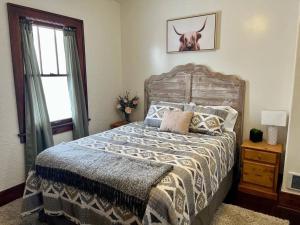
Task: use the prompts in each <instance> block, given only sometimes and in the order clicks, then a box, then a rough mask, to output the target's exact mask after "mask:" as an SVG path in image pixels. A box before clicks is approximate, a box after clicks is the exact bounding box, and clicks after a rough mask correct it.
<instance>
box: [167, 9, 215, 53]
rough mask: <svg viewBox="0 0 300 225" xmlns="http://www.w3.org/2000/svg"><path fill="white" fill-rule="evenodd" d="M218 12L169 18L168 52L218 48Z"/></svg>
mask: <svg viewBox="0 0 300 225" xmlns="http://www.w3.org/2000/svg"><path fill="white" fill-rule="evenodd" d="M216 22H217V13H210V14H205V15H198V16H191V17H184V18H178V19H170V20H167V52H168V53H172V52H187V51H201V50H212V49H215V48H216Z"/></svg>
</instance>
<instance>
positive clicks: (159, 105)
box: [144, 101, 183, 127]
mask: <svg viewBox="0 0 300 225" xmlns="http://www.w3.org/2000/svg"><path fill="white" fill-rule="evenodd" d="M172 110H176V111H182V110H183V104H181V103H172V102H157V101H152V102H151V105H150V108H149V110H148V113H147V116H146V118H145V121H144V124H145V125H148V126H151V127H160V124H161V121H162V118H163V116H164V113H165V111H172Z"/></svg>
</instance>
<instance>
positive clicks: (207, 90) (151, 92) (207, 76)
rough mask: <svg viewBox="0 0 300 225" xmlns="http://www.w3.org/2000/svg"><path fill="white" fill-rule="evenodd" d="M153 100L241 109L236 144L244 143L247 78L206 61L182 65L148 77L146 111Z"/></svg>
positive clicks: (236, 126)
mask: <svg viewBox="0 0 300 225" xmlns="http://www.w3.org/2000/svg"><path fill="white" fill-rule="evenodd" d="M153 100H159V101H169V102H187V103H189V102H194V103H196V104H201V105H229V106H231V107H233V108H234V109H235V110H237V111H238V112H239V116H238V119H237V122H236V125H235V128H234V130H235V132H236V137H237V148H238V149H239V146H240V145H241V144H242V140H243V120H244V104H245V81H244V80H241V79H240V78H238V77H237V76H234V75H224V74H221V73H216V72H212V71H210V70H209V69H208V67H206V66H203V65H195V64H186V65H180V66H177V67H175V68H174V69H172V70H171V71H170V72H168V73H163V74H161V75H153V76H151V77H150V78H149V79H147V80H146V81H145V115H146V114H147V112H148V109H149V106H150V103H151V101H153Z"/></svg>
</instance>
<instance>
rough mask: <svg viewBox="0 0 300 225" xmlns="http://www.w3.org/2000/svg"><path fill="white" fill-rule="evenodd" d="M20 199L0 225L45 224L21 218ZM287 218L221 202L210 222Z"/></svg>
mask: <svg viewBox="0 0 300 225" xmlns="http://www.w3.org/2000/svg"><path fill="white" fill-rule="evenodd" d="M20 210H21V199H18V200H16V201H13V202H11V203H9V204H7V205H5V206H3V207H0V225H47V224H45V223H40V222H39V221H38V220H37V216H36V215H33V216H30V217H26V218H24V219H22V218H21V217H20V216H19V215H20ZM288 224H289V221H288V220H282V219H279V218H276V217H273V216H269V215H266V214H262V213H258V212H254V211H251V210H248V209H244V208H241V207H238V206H234V205H229V204H222V205H221V206H220V207H219V209H218V211H217V212H216V215H215V217H214V220H213V222H212V225H288Z"/></svg>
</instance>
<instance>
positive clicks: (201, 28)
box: [198, 17, 207, 33]
mask: <svg viewBox="0 0 300 225" xmlns="http://www.w3.org/2000/svg"><path fill="white" fill-rule="evenodd" d="M206 21H207V17H206V19H205V21H204V24H203V26H202V28H201V29H200V30H198V32H199V33H200V32H201V31H203V30H204V28H205V25H206Z"/></svg>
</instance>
